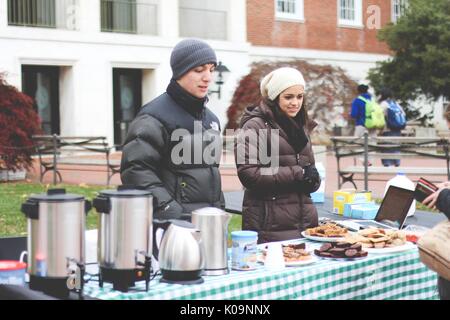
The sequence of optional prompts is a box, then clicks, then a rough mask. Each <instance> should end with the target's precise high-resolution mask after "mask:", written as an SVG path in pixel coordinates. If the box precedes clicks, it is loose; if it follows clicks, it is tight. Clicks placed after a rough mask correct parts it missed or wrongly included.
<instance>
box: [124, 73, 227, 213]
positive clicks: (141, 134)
mask: <svg viewBox="0 0 450 320" xmlns="http://www.w3.org/2000/svg"><path fill="white" fill-rule="evenodd" d="M170 88H172V90H169V89H170ZM194 137H195V139H194ZM194 140H195V141H194ZM182 146H185V148H184V149H183V150H181V149H182ZM186 146H187V147H186ZM220 148H221V142H220V128H219V120H218V119H217V117H216V116H215V115H214V114H213V113H212V112H211V111H210V110H208V109H207V108H206V107H205V106H204V103H200V104H199V99H196V98H194V97H193V96H191V95H190V94H188V93H187V92H186V91H184V90H183V89H182V88H181V87H180V86H179V85H178V84H177V83H176V82H174V81H172V82H171V84H170V85H169V87H168V90H167V92H166V93H164V94H162V95H160V96H159V97H157V98H156V99H154V100H153V101H151V102H150V103H148V104H147V105H145V106H144V107H143V108H142V110H141V111H140V112H139V114H138V115H137V117H136V119H135V120H134V121H133V122H132V123H131V126H130V129H129V131H128V134H127V138H126V141H125V143H124V145H123V152H122V162H121V178H122V183H123V184H126V185H134V186H139V187H143V188H145V189H148V190H150V191H152V193H153V196H154V198H155V200H156V201H155V208H154V218H157V219H174V218H179V217H180V216H181V215H182V214H190V213H191V212H192V211H193V210H195V209H198V208H203V207H208V206H213V207H221V208H223V207H224V200H223V194H222V191H221V178H220V173H219V168H218V167H219V162H220V156H221V149H220ZM188 149H190V150H188ZM190 151H191V152H190ZM204 154H206V155H209V157H203V156H202V155H204Z"/></svg>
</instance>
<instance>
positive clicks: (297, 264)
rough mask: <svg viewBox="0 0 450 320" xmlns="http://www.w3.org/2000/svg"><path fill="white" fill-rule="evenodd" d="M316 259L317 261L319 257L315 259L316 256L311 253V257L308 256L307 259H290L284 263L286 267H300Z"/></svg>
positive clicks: (314, 261)
mask: <svg viewBox="0 0 450 320" xmlns="http://www.w3.org/2000/svg"><path fill="white" fill-rule="evenodd" d="M317 261H319V259H317V258H316V256H313V255H312V254H311V258H309V259H308V260H301V261H290V262H286V263H285V265H286V267H301V266H307V265H309V264H313V263H316V262H317Z"/></svg>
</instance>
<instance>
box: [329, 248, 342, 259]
mask: <svg viewBox="0 0 450 320" xmlns="http://www.w3.org/2000/svg"><path fill="white" fill-rule="evenodd" d="M328 252H330V253H331V254H332V255H333V256H335V257H337V258H341V257H344V256H345V249H343V248H333V249H330V250H329V251H328Z"/></svg>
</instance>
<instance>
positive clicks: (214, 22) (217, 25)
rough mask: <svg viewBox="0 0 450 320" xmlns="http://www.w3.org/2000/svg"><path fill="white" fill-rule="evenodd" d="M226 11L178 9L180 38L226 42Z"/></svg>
mask: <svg viewBox="0 0 450 320" xmlns="http://www.w3.org/2000/svg"><path fill="white" fill-rule="evenodd" d="M227 15H228V12H227V11H219V10H217V11H216V10H206V9H193V8H187V7H180V36H181V37H196V38H202V39H217V40H227V38H228V33H227V24H228V23H227Z"/></svg>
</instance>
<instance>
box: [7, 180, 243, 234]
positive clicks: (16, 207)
mask: <svg viewBox="0 0 450 320" xmlns="http://www.w3.org/2000/svg"><path fill="white" fill-rule="evenodd" d="M49 187H51V188H53V186H52V185H46V184H33V183H0V237H10V236H24V235H26V234H27V220H26V218H25V215H24V214H23V213H22V212H21V211H20V208H21V205H22V203H23V202H24V201H25V200H26V199H27V197H28V196H30V195H31V194H36V193H44V192H46V191H47V189H48V188H49ZM56 187H57V188H65V189H66V191H67V193H75V194H80V195H83V196H85V198H86V199H88V200H92V199H93V198H95V197H96V196H97V194H98V191H100V190H104V189H107V187H106V186H88V185H58V186H56ZM241 224H242V218H241V216H240V215H233V217H232V219H231V221H230V224H229V231H230V233H231V231H234V230H241ZM87 228H88V229H96V228H97V214H96V211H95V209H92V210H91V211H90V212H89V215H88V217H87Z"/></svg>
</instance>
